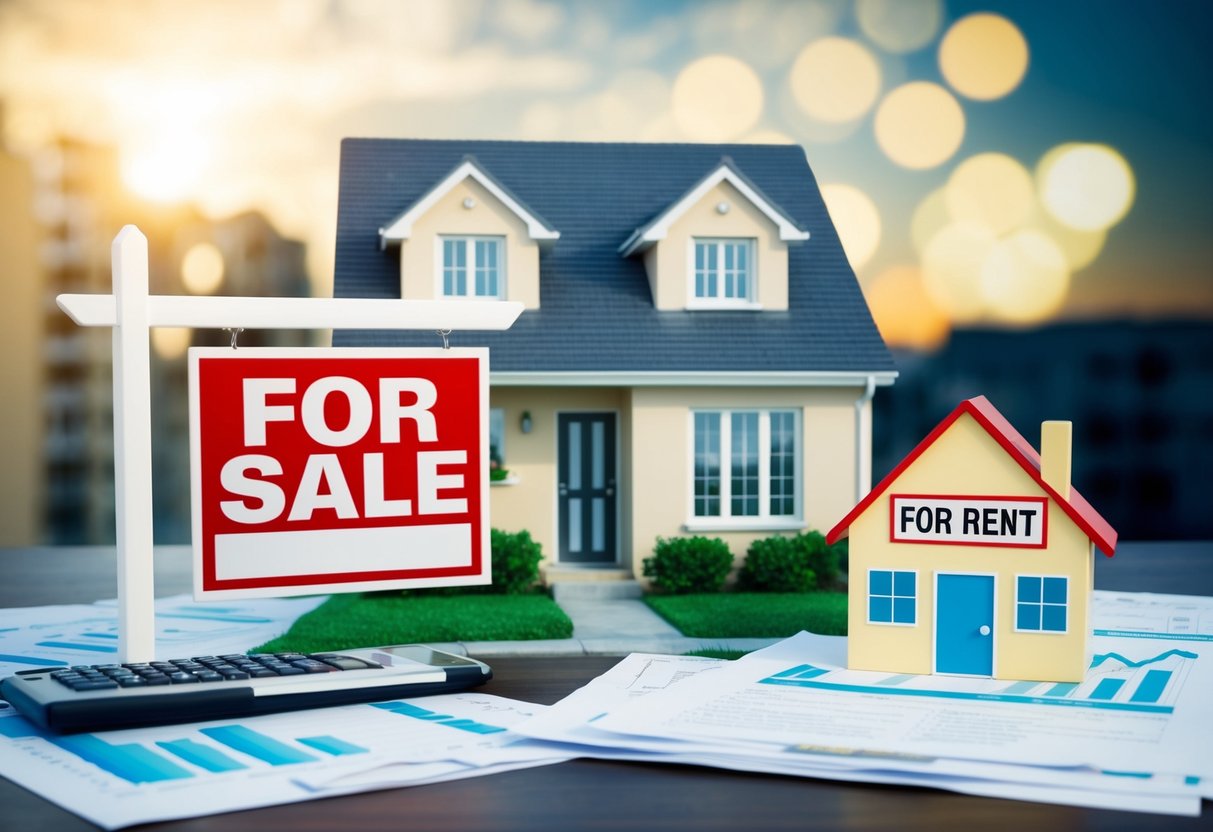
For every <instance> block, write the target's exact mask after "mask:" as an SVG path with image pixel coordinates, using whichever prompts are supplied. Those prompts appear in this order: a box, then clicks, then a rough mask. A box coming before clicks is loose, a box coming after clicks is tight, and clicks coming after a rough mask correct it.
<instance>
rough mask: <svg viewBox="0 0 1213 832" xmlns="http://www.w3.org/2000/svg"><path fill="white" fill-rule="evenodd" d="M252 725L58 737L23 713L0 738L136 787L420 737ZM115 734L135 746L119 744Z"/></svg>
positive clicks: (467, 728) (493, 729)
mask: <svg viewBox="0 0 1213 832" xmlns="http://www.w3.org/2000/svg"><path fill="white" fill-rule="evenodd" d="M353 708H354V709H357V710H360V711H361V710H365V711H367V712H368V713H370V714H379V715H391V716H393V717H406V718H407V719H408V721H409V723H413V724H415V725H418V727H422V726H424V727H423V728H422V730H430V729H438V730H440V731H447V730H453V731H460V732H463V733H467V734H477V735H481V736H485V735H490V734H497V733H501V732H504V731H506V730H507V729H506V728H505V727H503V726H500V725H493V724H489V723H487V722H482V721H480V720H479V719H473V718H470V717H468V716H466V715H458V714H452V713H445V712H443V711H435V710H430V709H428V708H423V707H421V706H419V705H416V704H413V703H411V702H407V701H393V702H380V703H376V704H374V705H366V706H353ZM250 722H251V723H252V724H246V723H232V724H223V725H205V726H198V727H194V726H171V725H169V726H163V727H159V728H146V729H132V730H128V731H118V732H108V733H106V734H104V735H99V734H66V735H61V734H55V733H52V732H48V731H43V730H42V729H40V728H38V727H37V726H36V725H34V724H32V723H30V722H28V721H27V720H25V719H24V718H22V717H20V716H8V717H5V718H3V719H0V738H5V739H9V740H30V739H38V740H41V741H42V742H44V743H47V744H49V745H51V746H53V747H55V748H57V749H59V750H60V751H62V752H65V753H67V754H70V755H73V756H74V757H77V758H79V759H80V760H83V761H85V762H87V763H91V764H92V765H94V766H96V767H97V768H99V769H101V770H102V771H104V772H106V773H107V774H110V775H112V776H114V777H116V778H119V779H120V780H123V781H125V782H126V783H129V784H132V785H139V784H144V783H160V782H165V781H170V780H186V779H190V778H195V777H206V776H211V775H222V774H228V773H231V772H242V771H244V772H247V771H252V770H256V769H258V768H265V767H267V766H268V767H275V768H276V767H283V766H298V765H302V764H307V763H316V762H319V761H322V760H332V759H334V758H350V757H354V756H357V755H365V754H370V753H371V751H372V749H371V746H372V745H374V744H375V743H373V742H370V741H368V740H369V739H374V740H376V741H377V743H378V746H379V747H380V748H385V747H390V746H391V744H392V742H393V741H403V740H406V739H409V740H412V741H413V742H416V741H417V740H419V739H420V738H421V735H418V734H417V732H416V730H415V729H411V728H410V726H409V724H408V723H396V722H394V721H393V722H386V723H385V722H382V721H376V722H374V723H373V725H374V729H373V730H367V725H365V724H362V723H359V724H358V725H356V726H351V727H353V728H354V730H353V731H352V733H356V734H357V735H358V737H357V738H356V739H352V738H350V737H341V736H335V735H332V734H315V733H314V727H315V724H316V723H315V721H314V720H313V719H310V718H308V717H307V716H306V715H299V714H291V715H284V716H279V717H277V718H258V719H257V720H251V721H250ZM254 726H256V727H254ZM300 729H312V730H307V731H306V732H305V730H300ZM115 736H123V737H127V738H131V739H132V740H133V741H129V742H119V741H115V740H114V739H113V738H114V737H115Z"/></svg>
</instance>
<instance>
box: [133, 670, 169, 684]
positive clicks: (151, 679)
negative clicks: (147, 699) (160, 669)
mask: <svg viewBox="0 0 1213 832" xmlns="http://www.w3.org/2000/svg"><path fill="white" fill-rule="evenodd" d="M140 678H141V679H143V682H144V684H146V685H149V686H154V685H171V684H172V683H173V680H172V679H170V678H169V677H167V676H165V675H164V674H163V673H158V674H156V675H155V676H141V677H140Z"/></svg>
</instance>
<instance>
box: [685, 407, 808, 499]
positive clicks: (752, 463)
mask: <svg viewBox="0 0 1213 832" xmlns="http://www.w3.org/2000/svg"><path fill="white" fill-rule="evenodd" d="M796 425H797V418H796V412H795V411H792V410H697V411H694V426H693V429H694V433H695V436H694V443H695V444H694V450H695V458H694V469H693V471H692V480H693V482H694V493H693V495H692V496H693V506H694V516H695V517H719V518H730V519H738V520H741V519H743V518H745V520H744V522H750V518H753V521H754V522H758V523H761V522H762V521H763V520H764V519H767V520H769V519H772V518H794V517H796V516H797V512H798V508H799V500H798V496H797V494H798V483H797V464H798V463H797V459H798V454H797V430H796Z"/></svg>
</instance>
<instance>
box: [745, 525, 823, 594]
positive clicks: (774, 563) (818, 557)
mask: <svg viewBox="0 0 1213 832" xmlns="http://www.w3.org/2000/svg"><path fill="white" fill-rule="evenodd" d="M846 551H847V550H846V546H845V544H836V545H835V546H829V545H827V544H826V539H825V536H824V535H822V534H821V532H816V531H809V532H801V533H800V534H796V535H793V536H791V537H783V536H779V535H776V536H774V537H768V538H764V539H762V540H755V541H754V542H753V543H752V544H750V548H749V550H748V551H747V552H746V558H745V563H744V564H742V567H741V571H740V572H738V574H737V588H738V589H740V590H748V591H752V592H809V591H811V590H814V589H831V588H833V587H834V585H835V584H836V583H837V582H838V575H839V564H840V562H841V558H842V556H843V555H845V554H846Z"/></svg>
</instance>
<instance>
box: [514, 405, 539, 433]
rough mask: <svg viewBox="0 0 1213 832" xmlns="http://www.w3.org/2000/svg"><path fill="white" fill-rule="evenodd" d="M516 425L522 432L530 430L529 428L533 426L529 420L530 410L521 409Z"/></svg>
mask: <svg viewBox="0 0 1213 832" xmlns="http://www.w3.org/2000/svg"><path fill="white" fill-rule="evenodd" d="M518 427H519V429H520V430H521V431H522V432H523V433H530V432H531V429H532V428H534V427H535V425H534V423H533V422H532V421H531V411H529V410H524V411H522V418H521V419H519V420H518Z"/></svg>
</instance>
